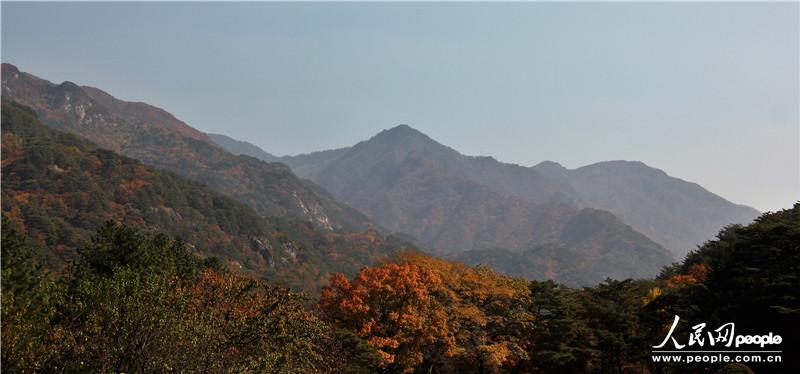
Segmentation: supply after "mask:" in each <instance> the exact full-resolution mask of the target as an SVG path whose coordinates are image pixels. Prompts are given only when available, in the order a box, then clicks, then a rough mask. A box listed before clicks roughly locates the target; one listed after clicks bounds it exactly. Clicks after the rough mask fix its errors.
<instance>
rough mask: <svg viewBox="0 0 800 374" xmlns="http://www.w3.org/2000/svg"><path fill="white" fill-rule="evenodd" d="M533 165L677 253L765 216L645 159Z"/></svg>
mask: <svg viewBox="0 0 800 374" xmlns="http://www.w3.org/2000/svg"><path fill="white" fill-rule="evenodd" d="M533 169H534V170H537V171H539V172H540V173H542V174H545V175H548V176H551V177H554V178H561V179H562V180H564V181H566V182H568V183H569V184H570V185H571V186H572V187H573V188H574V189H575V191H577V193H578V195H579V197H580V200H581V201H583V203H584V204H585V206H590V207H593V208H597V209H603V210H608V211H610V212H612V213H614V215H616V216H617V217H619V218H620V220H622V221H623V222H625V223H627V224H629V225H631V226H632V227H633V228H635V229H636V230H637V231H639V232H641V233H643V234H645V235H647V236H648V237H649V238H650V239H652V240H654V241H656V242H658V243H661V244H662V245H664V246H665V247H666V248H667V249H669V250H670V251H671V252H672V253H673V254H675V256H676V258H682V257H683V256H684V255H685V254H686V253H687V252H688V251H690V250H692V249H694V248H695V247H696V246H698V245H700V244H702V243H704V242H705V241H707V240H710V239H712V238H713V237H714V235H715V234H716V233H717V232H718V231H719V230H720V229H721V228H722V227H724V226H727V225H730V224H734V223H736V224H743V223H748V222H750V221H752V220H753V219H754V218H755V217H757V216H758V215H759V212H758V211H757V210H755V209H753V208H750V207H747V206H743V205H736V204H733V203H731V202H729V201H727V200H725V199H723V198H722V197H719V196H717V195H715V194H713V193H711V192H709V191H707V190H706V189H704V188H703V187H701V186H699V185H697V184H695V183H690V182H686V181H683V180H681V179H678V178H674V177H671V176H669V175H667V174H666V173H665V172H663V171H661V170H659V169H656V168H652V167H649V166H647V165H645V164H643V163H641V162H631V161H607V162H599V163H596V164H592V165H588V166H584V167H580V168H577V169H574V170H569V169H566V168H564V167H562V166H561V165H558V164H556V163H554V162H543V163H541V164H539V165H536V166H534V167H533Z"/></svg>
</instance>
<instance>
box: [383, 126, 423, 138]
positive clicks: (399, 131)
mask: <svg viewBox="0 0 800 374" xmlns="http://www.w3.org/2000/svg"><path fill="white" fill-rule="evenodd" d="M381 135H384V136H391V137H425V138H428V136H427V135H425V134H423V133H422V132H421V131H419V130H417V129H415V128H413V127H411V126H409V125H406V124H401V125H397V126H395V127H392V128H390V129H386V130H383V131H381V132H380V133H378V135H376V137H377V136H381Z"/></svg>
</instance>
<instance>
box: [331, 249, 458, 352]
mask: <svg viewBox="0 0 800 374" xmlns="http://www.w3.org/2000/svg"><path fill="white" fill-rule="evenodd" d="M440 287H442V282H441V279H440V278H439V277H438V276H437V275H436V274H435V273H434V272H433V271H431V270H429V269H425V268H422V267H420V266H418V265H416V264H413V263H410V262H404V263H392V264H387V265H384V266H382V267H378V268H364V269H362V270H361V272H360V273H359V274H358V275H357V276H356V278H355V279H354V280H353V281H352V282H350V281H349V280H347V278H345V277H344V276H343V275H342V274H336V275H334V276H333V277H332V278H331V285H330V286H328V287H325V288H324V289H323V290H322V295H321V298H320V302H319V304H318V307H319V309H320V310H321V311H322V313H323V315H324V316H325V318H327V319H328V320H331V321H333V322H336V323H338V324H340V325H342V326H343V327H346V328H348V329H350V330H351V331H354V332H355V333H356V334H357V335H358V336H360V337H361V338H363V339H365V340H367V341H368V342H369V343H370V344H371V345H372V346H373V347H375V349H376V350H377V352H378V354H379V355H380V357H381V363H382V364H383V365H384V366H385V365H390V364H393V363H395V362H402V363H407V364H408V365H412V366H413V365H416V364H418V363H419V362H420V361H421V360H422V357H421V355H419V353H418V352H419V351H420V350H421V349H422V347H423V346H424V345H425V344H430V343H434V342H443V343H446V339H445V338H446V336H447V335H448V331H447V324H446V321H445V319H446V318H445V316H444V315H443V314H442V313H439V311H438V310H437V307H438V305H437V304H436V303H435V300H433V298H432V297H431V294H432V293H434V292H436V290H437V289H439V288H440Z"/></svg>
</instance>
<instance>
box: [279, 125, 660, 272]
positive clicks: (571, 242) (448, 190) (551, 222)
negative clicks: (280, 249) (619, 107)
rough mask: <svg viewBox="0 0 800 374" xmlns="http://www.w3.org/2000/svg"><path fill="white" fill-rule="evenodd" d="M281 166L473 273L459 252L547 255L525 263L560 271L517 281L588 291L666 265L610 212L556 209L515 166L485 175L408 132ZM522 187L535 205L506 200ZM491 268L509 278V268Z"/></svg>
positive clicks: (556, 201)
mask: <svg viewBox="0 0 800 374" xmlns="http://www.w3.org/2000/svg"><path fill="white" fill-rule="evenodd" d="M282 160H283V161H284V162H286V163H287V164H289V165H292V167H294V168H296V169H295V170H305V171H307V172H308V173H307V174H305V175H304V176H306V177H308V178H310V179H311V180H313V181H314V182H316V183H319V184H320V185H322V186H323V187H324V188H325V189H326V190H328V191H331V193H333V194H334V196H336V197H337V198H339V199H342V200H343V201H345V202H347V203H348V204H350V205H351V206H353V207H355V208H356V209H359V210H360V211H361V212H363V213H365V214H367V215H368V216H370V217H371V218H372V219H373V220H375V221H376V222H378V223H379V224H380V225H382V226H384V227H387V228H389V229H391V230H394V231H398V232H405V233H409V234H411V235H414V236H415V237H417V238H418V239H419V240H420V241H422V242H423V243H425V244H426V245H427V246H428V248H430V250H431V251H433V252H434V253H437V254H440V255H445V256H451V257H455V258H460V259H463V260H465V261H467V262H471V263H474V261H472V258H471V257H459V255H458V254H459V253H460V252H464V251H481V250H486V249H493V248H504V249H505V250H509V251H511V252H512V253H517V252H522V251H526V250H528V249H530V248H535V247H539V246H545V245H550V246H555V247H558V248H563V249H564V251H563V252H562V253H561V255H559V254H558V253H555V252H552V251H551V252H548V253H545V255H542V256H539V257H536V258H533V257H531V259H534V260H535V261H529V263H530V264H531V266H533V267H535V268H537V269H551V268H553V264H557V267H559V269H558V271H542V272H526V273H524V274H520V275H525V276H532V277H540V276H542V277H549V278H552V279H557V280H559V281H567V282H572V283H573V284H577V283H578V282H580V284H590V283H593V282H598V281H600V280H602V279H604V278H606V277H609V276H610V277H614V278H626V277H646V276H652V275H655V274H657V273H658V271H659V269H660V268H661V267H662V266H664V265H667V264H669V263H670V262H671V260H672V258H671V256H670V255H669V253H667V252H666V251H665V250H664V249H663V248H662V247H661V246H659V245H658V244H656V243H653V242H652V241H651V240H649V239H647V238H646V237H644V236H642V235H641V234H639V233H637V232H635V231H634V230H632V229H631V228H630V227H628V226H626V225H624V224H622V223H620V222H619V221H618V220H617V219H616V218H615V217H614V216H613V215H611V214H609V213H608V212H603V211H598V210H594V209H579V208H577V207H575V206H574V205H572V204H569V203H567V202H564V201H563V200H571V199H569V198H568V197H569V196H570V195H571V194H572V193H573V192H572V191H571V190H570V189H569V188H568V186H567V187H565V186H564V185H563V184H561V183H560V182H559V181H558V180H557V179H553V178H549V177H545V176H542V175H539V174H538V173H536V172H534V171H531V170H528V169H527V168H523V167H520V166H516V165H503V166H501V167H493V166H492V165H493V164H495V163H497V161H494V160H492V159H489V158H473V157H467V156H463V155H460V154H459V153H458V152H456V151H454V150H452V149H450V148H447V147H444V146H442V145H440V144H438V143H436V142H434V141H433V140H431V139H430V138H428V137H427V136H425V135H423V134H421V133H419V132H417V131H416V130H413V129H411V128H410V127H408V126H400V127H397V128H394V129H391V130H387V131H384V132H382V133H380V134H378V135H377V136H375V137H373V138H372V139H370V140H368V141H365V142H361V143H359V144H357V145H355V146H353V147H350V148H345V149H341V150H335V151H325V152H320V153H315V154H310V155H302V156H295V157H292V158H282ZM320 165H322V166H320ZM482 181H483V182H486V181H493V183H492V184H491V185H486V184H484V183H481V182H482ZM487 183H488V182H487ZM522 185H527V186H530V187H532V188H531V191H530V192H528V193H527V196H528V197H529V198H530V199H531V200H536V201H541V202H542V203H541V204H537V203H534V202H533V201H530V200H528V199H526V198H524V197H521V196H517V195H516V194H512V193H510V192H508V191H509V190H512V189H517V190H520V191H521V190H522V189H521V188H518V187H517V186H522ZM499 191H505V192H507V194H504V193H501V192H499ZM562 191H566V192H562ZM564 253H571V254H573V255H571V256H563V254H564ZM555 257H559V258H560V260H559V259H556V258H555ZM559 261H561V262H559ZM493 264H495V265H497V266H498V267H497V269H498V270H500V271H504V272H510V271H509V270H510V269H506V267H505V265H509V264H507V263H493ZM562 269H563V271H562ZM573 270H574V271H578V270H579V271H582V272H583V274H582V275H583V277H575V276H574V275H572V274H571V273H572V271H573ZM573 278H574V279H575V280H574V282H573V281H572V279H573Z"/></svg>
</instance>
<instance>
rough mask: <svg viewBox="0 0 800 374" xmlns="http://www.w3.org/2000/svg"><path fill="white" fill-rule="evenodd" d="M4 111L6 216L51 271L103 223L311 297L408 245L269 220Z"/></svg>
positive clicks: (18, 112)
mask: <svg viewBox="0 0 800 374" xmlns="http://www.w3.org/2000/svg"><path fill="white" fill-rule="evenodd" d="M2 113H3V115H2V132H3V134H2V160H3V161H2V185H3V188H2V201H3V204H2V210H3V217H4V218H7V219H8V220H9V221H10V222H11V223H12V224H13V225H14V226H16V227H17V228H19V229H20V230H21V231H22V232H24V233H25V234H26V235H27V236H28V237H30V238H32V239H33V240H34V241H35V242H37V243H39V245H40V246H41V247H42V249H43V252H44V254H45V255H46V256H47V257H48V258H49V260H50V264H51V266H53V267H54V268H60V267H62V266H64V264H65V263H66V262H67V261H69V260H72V259H74V258H75V254H76V253H75V250H76V249H77V248H80V247H82V246H84V245H85V244H86V243H87V242H88V241H89V239H90V237H91V235H92V234H93V232H94V229H95V228H97V227H98V226H100V225H101V224H102V223H103V222H105V221H106V220H116V221H119V222H123V223H126V224H129V225H134V226H139V227H144V228H148V229H152V230H156V231H162V232H166V233H169V234H170V235H174V236H179V237H181V238H182V239H183V240H185V241H186V242H187V243H189V244H191V245H192V246H193V247H194V248H195V250H196V251H197V254H199V255H202V256H215V257H218V258H220V259H222V260H224V261H225V262H226V263H228V264H229V265H230V266H232V267H234V268H243V269H245V270H247V271H249V272H252V273H255V274H259V275H261V276H266V277H269V278H272V279H275V280H279V281H283V282H285V283H287V284H289V285H292V286H295V287H297V288H301V289H304V290H307V291H312V292H313V291H315V290H316V289H317V287H319V285H320V284H321V283H322V282H324V281H325V279H327V277H326V275H325V274H326V273H328V272H332V271H336V272H339V271H344V272H346V273H349V274H354V273H355V272H356V271H358V269H360V268H361V267H362V266H365V265H369V264H372V263H373V262H375V261H377V260H379V259H381V258H385V257H387V256H388V255H390V254H391V253H393V252H394V251H395V250H396V249H399V248H401V247H403V246H404V245H405V244H404V243H402V242H399V241H397V240H395V239H392V238H388V239H384V238H381V236H380V235H378V233H377V232H375V231H368V232H364V233H346V232H344V233H343V232H339V231H329V230H320V229H318V228H315V227H313V226H311V225H309V224H307V223H303V222H297V223H292V222H285V221H268V220H266V219H264V218H262V217H261V216H260V215H258V214H257V213H256V212H255V211H254V210H252V209H251V208H249V207H247V206H245V205H244V204H242V203H239V202H236V201H234V200H233V199H231V198H228V197H225V196H223V195H221V194H219V193H217V192H214V191H212V190H210V189H209V188H207V187H206V186H204V185H202V184H200V183H197V182H194V181H189V180H186V179H185V178H182V177H180V176H177V175H175V174H173V173H170V172H167V171H161V170H156V169H153V168H151V167H148V166H146V165H144V164H142V163H141V162H139V161H136V160H133V159H130V158H128V157H124V156H120V155H117V154H115V153H114V152H112V151H108V150H105V149H101V148H99V147H97V146H95V145H94V144H92V143H90V142H88V141H86V140H84V139H81V138H79V137H77V136H75V135H72V134H67V133H63V132H60V131H56V130H52V129H50V128H48V127H46V126H44V125H42V124H41V123H40V122H39V121H38V120H37V118H36V116H35V113H34V112H33V110H32V109H30V108H27V107H23V106H20V105H18V104H15V103H13V102H7V101H5V100H4V101H3V106H2Z"/></svg>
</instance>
